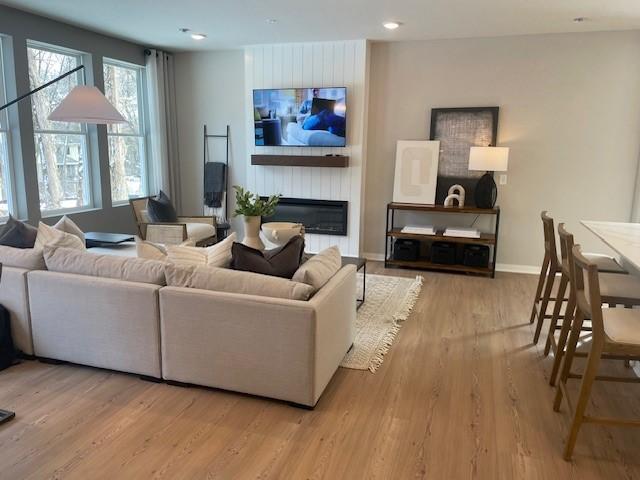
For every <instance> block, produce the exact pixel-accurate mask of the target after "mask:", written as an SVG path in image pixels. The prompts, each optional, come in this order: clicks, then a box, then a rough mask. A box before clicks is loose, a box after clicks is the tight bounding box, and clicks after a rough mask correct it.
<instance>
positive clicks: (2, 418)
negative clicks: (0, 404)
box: [0, 409, 16, 425]
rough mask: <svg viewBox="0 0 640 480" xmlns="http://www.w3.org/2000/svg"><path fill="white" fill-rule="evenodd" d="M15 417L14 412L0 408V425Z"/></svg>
mask: <svg viewBox="0 0 640 480" xmlns="http://www.w3.org/2000/svg"><path fill="white" fill-rule="evenodd" d="M15 417H16V414H15V413H14V412H10V411H9V410H2V409H0V425H2V424H3V423H5V422H8V421H9V420H13V419H14V418H15Z"/></svg>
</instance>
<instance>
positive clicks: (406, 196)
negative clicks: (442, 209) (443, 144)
mask: <svg viewBox="0 0 640 480" xmlns="http://www.w3.org/2000/svg"><path fill="white" fill-rule="evenodd" d="M439 155H440V142H438V141H430V140H398V143H397V145H396V170H395V177H394V182H393V201H394V202H398V203H420V204H426V205H431V204H433V203H434V201H435V197H436V185H437V180H438V157H439Z"/></svg>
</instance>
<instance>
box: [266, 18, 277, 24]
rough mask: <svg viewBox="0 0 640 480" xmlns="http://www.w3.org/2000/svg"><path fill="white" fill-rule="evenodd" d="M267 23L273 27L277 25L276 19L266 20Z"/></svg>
mask: <svg viewBox="0 0 640 480" xmlns="http://www.w3.org/2000/svg"><path fill="white" fill-rule="evenodd" d="M267 23H268V24H270V25H273V24H274V23H278V19H277V18H267Z"/></svg>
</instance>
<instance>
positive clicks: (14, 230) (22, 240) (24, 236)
mask: <svg viewBox="0 0 640 480" xmlns="http://www.w3.org/2000/svg"><path fill="white" fill-rule="evenodd" d="M37 235H38V230H37V229H36V228H35V227H32V226H31V225H28V224H26V223H24V222H21V221H20V220H16V219H15V218H13V217H12V216H11V215H9V220H7V223H5V224H4V225H3V226H2V228H0V245H6V246H7V247H14V248H33V246H34V245H35V243H36V237H37Z"/></svg>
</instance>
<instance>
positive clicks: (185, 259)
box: [167, 233, 236, 268]
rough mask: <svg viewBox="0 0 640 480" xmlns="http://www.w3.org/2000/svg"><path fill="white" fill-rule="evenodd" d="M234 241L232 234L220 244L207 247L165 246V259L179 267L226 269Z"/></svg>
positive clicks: (229, 263) (229, 262)
mask: <svg viewBox="0 0 640 480" xmlns="http://www.w3.org/2000/svg"><path fill="white" fill-rule="evenodd" d="M235 240H236V234H235V233H232V234H231V235H229V236H228V237H227V238H225V239H224V240H222V241H221V242H218V243H216V244H215V245H211V246H209V247H193V246H183V245H169V246H167V259H168V260H169V262H171V263H176V264H181V265H206V266H209V267H222V268H227V267H229V265H231V247H232V246H233V242H234V241H235Z"/></svg>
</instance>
